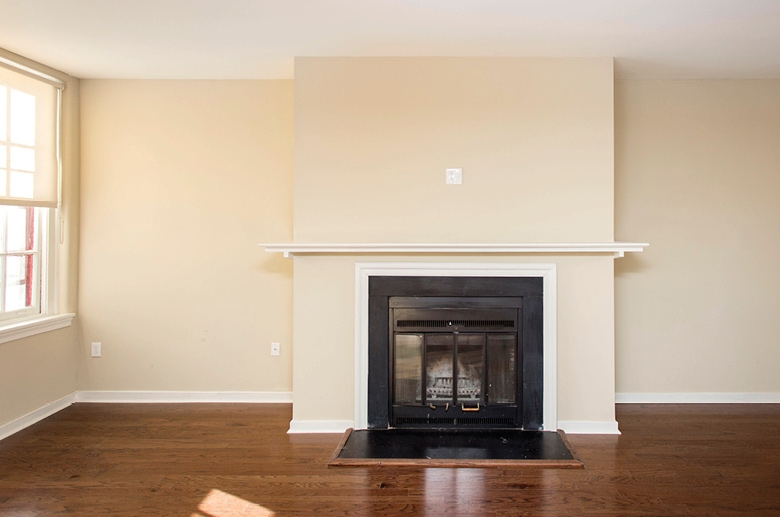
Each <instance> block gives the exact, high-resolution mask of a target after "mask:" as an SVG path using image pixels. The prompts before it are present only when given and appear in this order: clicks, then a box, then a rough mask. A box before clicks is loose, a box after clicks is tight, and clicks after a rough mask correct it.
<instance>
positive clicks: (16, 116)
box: [10, 89, 35, 145]
mask: <svg viewBox="0 0 780 517" xmlns="http://www.w3.org/2000/svg"><path fill="white" fill-rule="evenodd" d="M10 118H11V142H12V143H14V144H22V145H35V96H34V95H30V94H27V93H24V92H20V91H19V90H13V89H12V90H11V110H10Z"/></svg>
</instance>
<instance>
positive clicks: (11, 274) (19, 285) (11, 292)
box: [5, 256, 27, 311]
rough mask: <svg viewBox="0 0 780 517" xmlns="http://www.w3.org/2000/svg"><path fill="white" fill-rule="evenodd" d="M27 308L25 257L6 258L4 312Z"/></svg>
mask: <svg viewBox="0 0 780 517" xmlns="http://www.w3.org/2000/svg"><path fill="white" fill-rule="evenodd" d="M26 306H27V257H24V256H8V257H6V262H5V310H6V311H15V310H19V309H24V308H25V307H26Z"/></svg>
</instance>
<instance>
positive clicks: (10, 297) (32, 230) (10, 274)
mask: <svg viewBox="0 0 780 517" xmlns="http://www.w3.org/2000/svg"><path fill="white" fill-rule="evenodd" d="M12 64H13V63H11V65H12ZM0 65H2V66H0V326H5V325H10V324H13V323H17V322H23V321H25V320H28V319H35V318H40V317H41V316H44V315H48V314H50V309H54V307H52V305H53V303H52V300H50V294H51V289H49V281H50V280H52V279H53V274H52V272H53V269H52V268H53V262H54V261H53V259H52V258H51V257H52V253H50V252H51V251H53V249H54V245H53V242H52V241H53V237H54V236H53V232H52V231H50V229H53V228H54V224H53V219H54V216H55V212H56V208H57V206H58V203H59V156H58V153H59V149H58V126H59V120H58V117H59V101H60V95H59V89H58V88H60V87H61V83H60V84H59V85H57V84H56V83H58V81H57V80H56V79H54V78H51V77H48V76H45V77H44V76H42V77H38V76H37V75H36V74H38V75H41V74H39V73H36V72H35V71H34V70H31V69H29V68H27V67H24V66H21V65H20V68H19V70H16V69H13V67H12V66H10V65H9V62H8V61H7V60H5V59H4V58H2V56H0Z"/></svg>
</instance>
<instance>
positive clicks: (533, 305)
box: [355, 262, 558, 430]
mask: <svg viewBox="0 0 780 517" xmlns="http://www.w3.org/2000/svg"><path fill="white" fill-rule="evenodd" d="M355 270H356V282H355V285H356V294H355V297H356V303H355V307H356V317H355V322H356V332H355V336H356V343H355V427H356V428H357V429H382V428H399V427H400V428H404V427H412V428H414V427H426V426H427V427H431V426H433V427H442V428H455V429H457V428H469V427H471V428H473V427H485V428H490V427H515V428H522V429H529V430H542V429H544V430H556V429H557V428H558V422H557V407H556V400H557V378H556V357H557V353H556V348H557V342H556V265H555V264H547V263H545V264H538V263H429V262H423V263H400V262H399V263H394V262H390V263H357V264H356V267H355Z"/></svg>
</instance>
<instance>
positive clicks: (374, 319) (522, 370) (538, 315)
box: [368, 276, 544, 431]
mask: <svg viewBox="0 0 780 517" xmlns="http://www.w3.org/2000/svg"><path fill="white" fill-rule="evenodd" d="M368 295H369V302H368V303H369V315H368V327H369V328H368V333H369V347H368V355H369V359H368V428H369V429H388V428H391V427H394V423H396V422H399V421H401V420H399V419H397V418H396V419H394V415H393V403H392V396H391V395H392V393H393V379H392V377H391V375H392V374H391V370H392V363H393V358H392V347H391V340H392V331H393V322H392V321H391V298H393V299H394V300H397V299H399V297H405V298H406V299H408V300H414V299H419V300H422V301H423V304H425V302H424V301H425V300H426V299H433V300H435V299H442V298H452V297H457V298H462V300H463V301H462V302H459V303H461V305H458V306H463V307H471V308H474V307H476V306H485V305H488V306H491V307H492V306H495V305H496V302H497V301H499V302H500V301H501V300H502V299H505V300H506V307H509V308H513V309H515V310H516V311H517V326H518V329H517V338H518V339H517V358H518V359H517V360H518V362H519V364H518V365H517V376H518V382H517V394H516V401H515V402H516V403H515V404H514V405H512V406H511V407H510V406H507V405H503V406H502V407H500V408H499V407H498V406H494V407H491V406H490V405H489V404H488V405H485V406H482V407H481V409H480V411H479V412H469V413H468V414H465V413H462V412H461V409H460V408H452V409H451V410H449V411H448V412H447V413H446V414H447V416H448V417H450V416H453V417H456V416H457V415H460V416H468V417H469V418H456V419H455V422H456V425H455V426H450V425H447V426H440V425H438V424H436V423H433V424H431V425H430V426H429V427H430V428H437V427H448V428H449V427H454V428H456V429H473V428H480V427H481V428H485V427H491V425H490V424H486V423H484V422H491V421H493V420H496V421H500V422H501V424H500V425H498V426H496V427H507V426H508V424H507V423H506V421H505V420H506V419H504V418H501V419H492V418H490V416H491V415H493V416H495V415H504V416H505V415H506V414H507V411H510V412H514V413H515V414H514V419H513V423H512V424H511V425H510V426H511V427H514V428H517V429H525V430H534V431H537V430H542V422H543V404H542V403H543V397H544V394H543V381H544V379H543V369H544V362H543V339H542V328H543V317H542V296H543V279H542V278H540V277H440V276H371V277H370V278H369V284H368ZM393 303H396V302H395V301H394V302H393ZM468 409H471V411H474V408H473V407H472V408H468ZM412 410H415V408H412ZM419 410H425V408H419ZM491 411H493V413H491ZM441 412H442V408H441V407H438V408H436V409H435V410H432V412H431V416H433V415H434V414H436V415H439V416H441ZM484 415H487V417H488V418H479V417H482V416H484ZM416 420H419V419H416ZM440 420H441V419H438V420H437V419H432V421H433V422H438V421H440ZM478 421H479V422H482V423H480V424H475V425H471V424H470V422H478ZM460 422H465V423H462V424H461V423H460ZM414 427H416V428H419V427H420V425H419V424H415V425H414Z"/></svg>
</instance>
